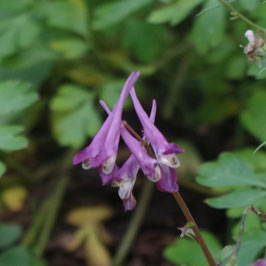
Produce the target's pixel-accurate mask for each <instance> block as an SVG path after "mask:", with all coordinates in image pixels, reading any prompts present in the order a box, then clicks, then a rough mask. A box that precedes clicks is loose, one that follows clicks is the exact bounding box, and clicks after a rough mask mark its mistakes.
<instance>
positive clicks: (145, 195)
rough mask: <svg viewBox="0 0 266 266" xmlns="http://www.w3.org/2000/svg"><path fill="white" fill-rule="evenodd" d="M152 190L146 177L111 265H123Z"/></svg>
mask: <svg viewBox="0 0 266 266" xmlns="http://www.w3.org/2000/svg"><path fill="white" fill-rule="evenodd" d="M152 190H153V183H152V182H150V181H149V180H148V179H145V181H144V185H143V189H142V191H141V196H140V199H139V203H138V206H137V208H136V211H135V212H134V214H133V217H132V219H131V221H130V224H129V226H128V230H127V232H126V234H125V236H124V238H123V240H122V242H121V243H120V245H119V247H118V250H117V252H116V254H115V256H114V259H113V261H112V264H111V266H119V265H123V262H124V260H125V258H126V255H127V253H128V251H129V249H130V247H131V245H132V243H133V241H134V239H135V236H136V234H137V232H138V230H139V227H140V225H141V222H142V220H143V217H144V214H145V212H146V209H147V207H148V203H149V201H150V198H151V195H152Z"/></svg>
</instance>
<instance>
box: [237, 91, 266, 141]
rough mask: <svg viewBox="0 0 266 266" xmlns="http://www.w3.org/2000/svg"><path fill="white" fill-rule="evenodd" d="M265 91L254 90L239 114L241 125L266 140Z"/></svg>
mask: <svg viewBox="0 0 266 266" xmlns="http://www.w3.org/2000/svg"><path fill="white" fill-rule="evenodd" d="M265 103H266V91H256V92H255V93H254V94H253V95H252V96H251V98H250V99H249V101H248V104H247V108H246V110H245V111H244V112H243V113H242V114H241V122H242V124H243V126H244V127H245V128H246V129H247V130H248V131H249V132H250V133H251V134H253V135H254V136H255V137H257V138H258V139H259V140H261V141H265V140H266V104H265Z"/></svg>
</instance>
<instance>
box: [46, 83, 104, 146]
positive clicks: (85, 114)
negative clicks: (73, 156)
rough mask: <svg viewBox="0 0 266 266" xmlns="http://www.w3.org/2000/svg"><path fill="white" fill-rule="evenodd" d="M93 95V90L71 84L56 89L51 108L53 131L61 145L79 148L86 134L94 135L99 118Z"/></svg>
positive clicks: (98, 125)
mask: <svg viewBox="0 0 266 266" xmlns="http://www.w3.org/2000/svg"><path fill="white" fill-rule="evenodd" d="M94 97H95V96H94V94H93V92H91V91H88V90H86V89H84V88H81V87H79V86H76V85H72V84H67V85H63V86H61V87H60V88H59V89H58V93H57V94H56V96H55V97H54V98H53V100H52V102H51V110H52V127H53V133H54V136H55V138H56V139H57V141H58V142H59V143H60V144H61V145H64V146H71V147H76V148H79V147H80V146H81V145H82V144H83V143H84V142H85V140H86V137H87V136H90V137H93V136H94V135H95V133H96V132H97V130H98V129H99V127H100V125H101V118H100V116H99V113H98V112H97V110H96V109H95V107H94V103H93V101H94Z"/></svg>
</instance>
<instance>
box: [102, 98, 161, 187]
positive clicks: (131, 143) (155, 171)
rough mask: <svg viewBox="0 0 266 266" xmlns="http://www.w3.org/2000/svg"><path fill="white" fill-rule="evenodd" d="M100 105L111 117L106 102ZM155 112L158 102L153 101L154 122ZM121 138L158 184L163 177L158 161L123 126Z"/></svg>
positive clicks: (146, 173) (146, 172)
mask: <svg viewBox="0 0 266 266" xmlns="http://www.w3.org/2000/svg"><path fill="white" fill-rule="evenodd" d="M100 104H101V105H102V107H103V108H104V109H105V111H106V112H107V113H108V114H109V115H110V114H111V111H110V110H109V108H108V107H107V105H106V104H105V102H104V101H100ZM155 112H156V102H155V101H153V104H152V111H151V118H152V119H153V120H154V119H155ZM149 119H150V118H149ZM121 136H122V138H123V140H124V142H125V143H126V145H127V146H128V148H129V150H130V151H131V153H132V154H133V155H134V156H135V158H136V160H137V161H138V163H139V165H140V168H141V170H142V171H143V173H144V175H145V176H147V177H148V178H149V179H150V180H151V181H153V182H157V181H158V180H159V179H160V177H161V171H160V167H159V165H158V162H157V160H155V159H154V158H151V157H150V156H149V155H148V154H147V150H146V149H145V147H143V146H142V145H141V143H140V142H139V141H138V140H137V139H136V138H134V137H133V136H132V135H131V134H130V133H129V132H128V131H127V130H126V129H125V128H124V127H123V126H122V128H121Z"/></svg>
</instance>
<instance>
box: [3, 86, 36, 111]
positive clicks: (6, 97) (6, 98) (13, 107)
mask: <svg viewBox="0 0 266 266" xmlns="http://www.w3.org/2000/svg"><path fill="white" fill-rule="evenodd" d="M37 99H38V95H37V93H36V92H34V91H32V89H31V87H30V85H28V84H25V83H20V82H14V81H7V82H1V83H0V115H6V114H9V113H10V112H17V111H21V110H23V109H25V108H26V107H28V106H29V105H31V104H32V103H34V102H35V101H36V100H37Z"/></svg>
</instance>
